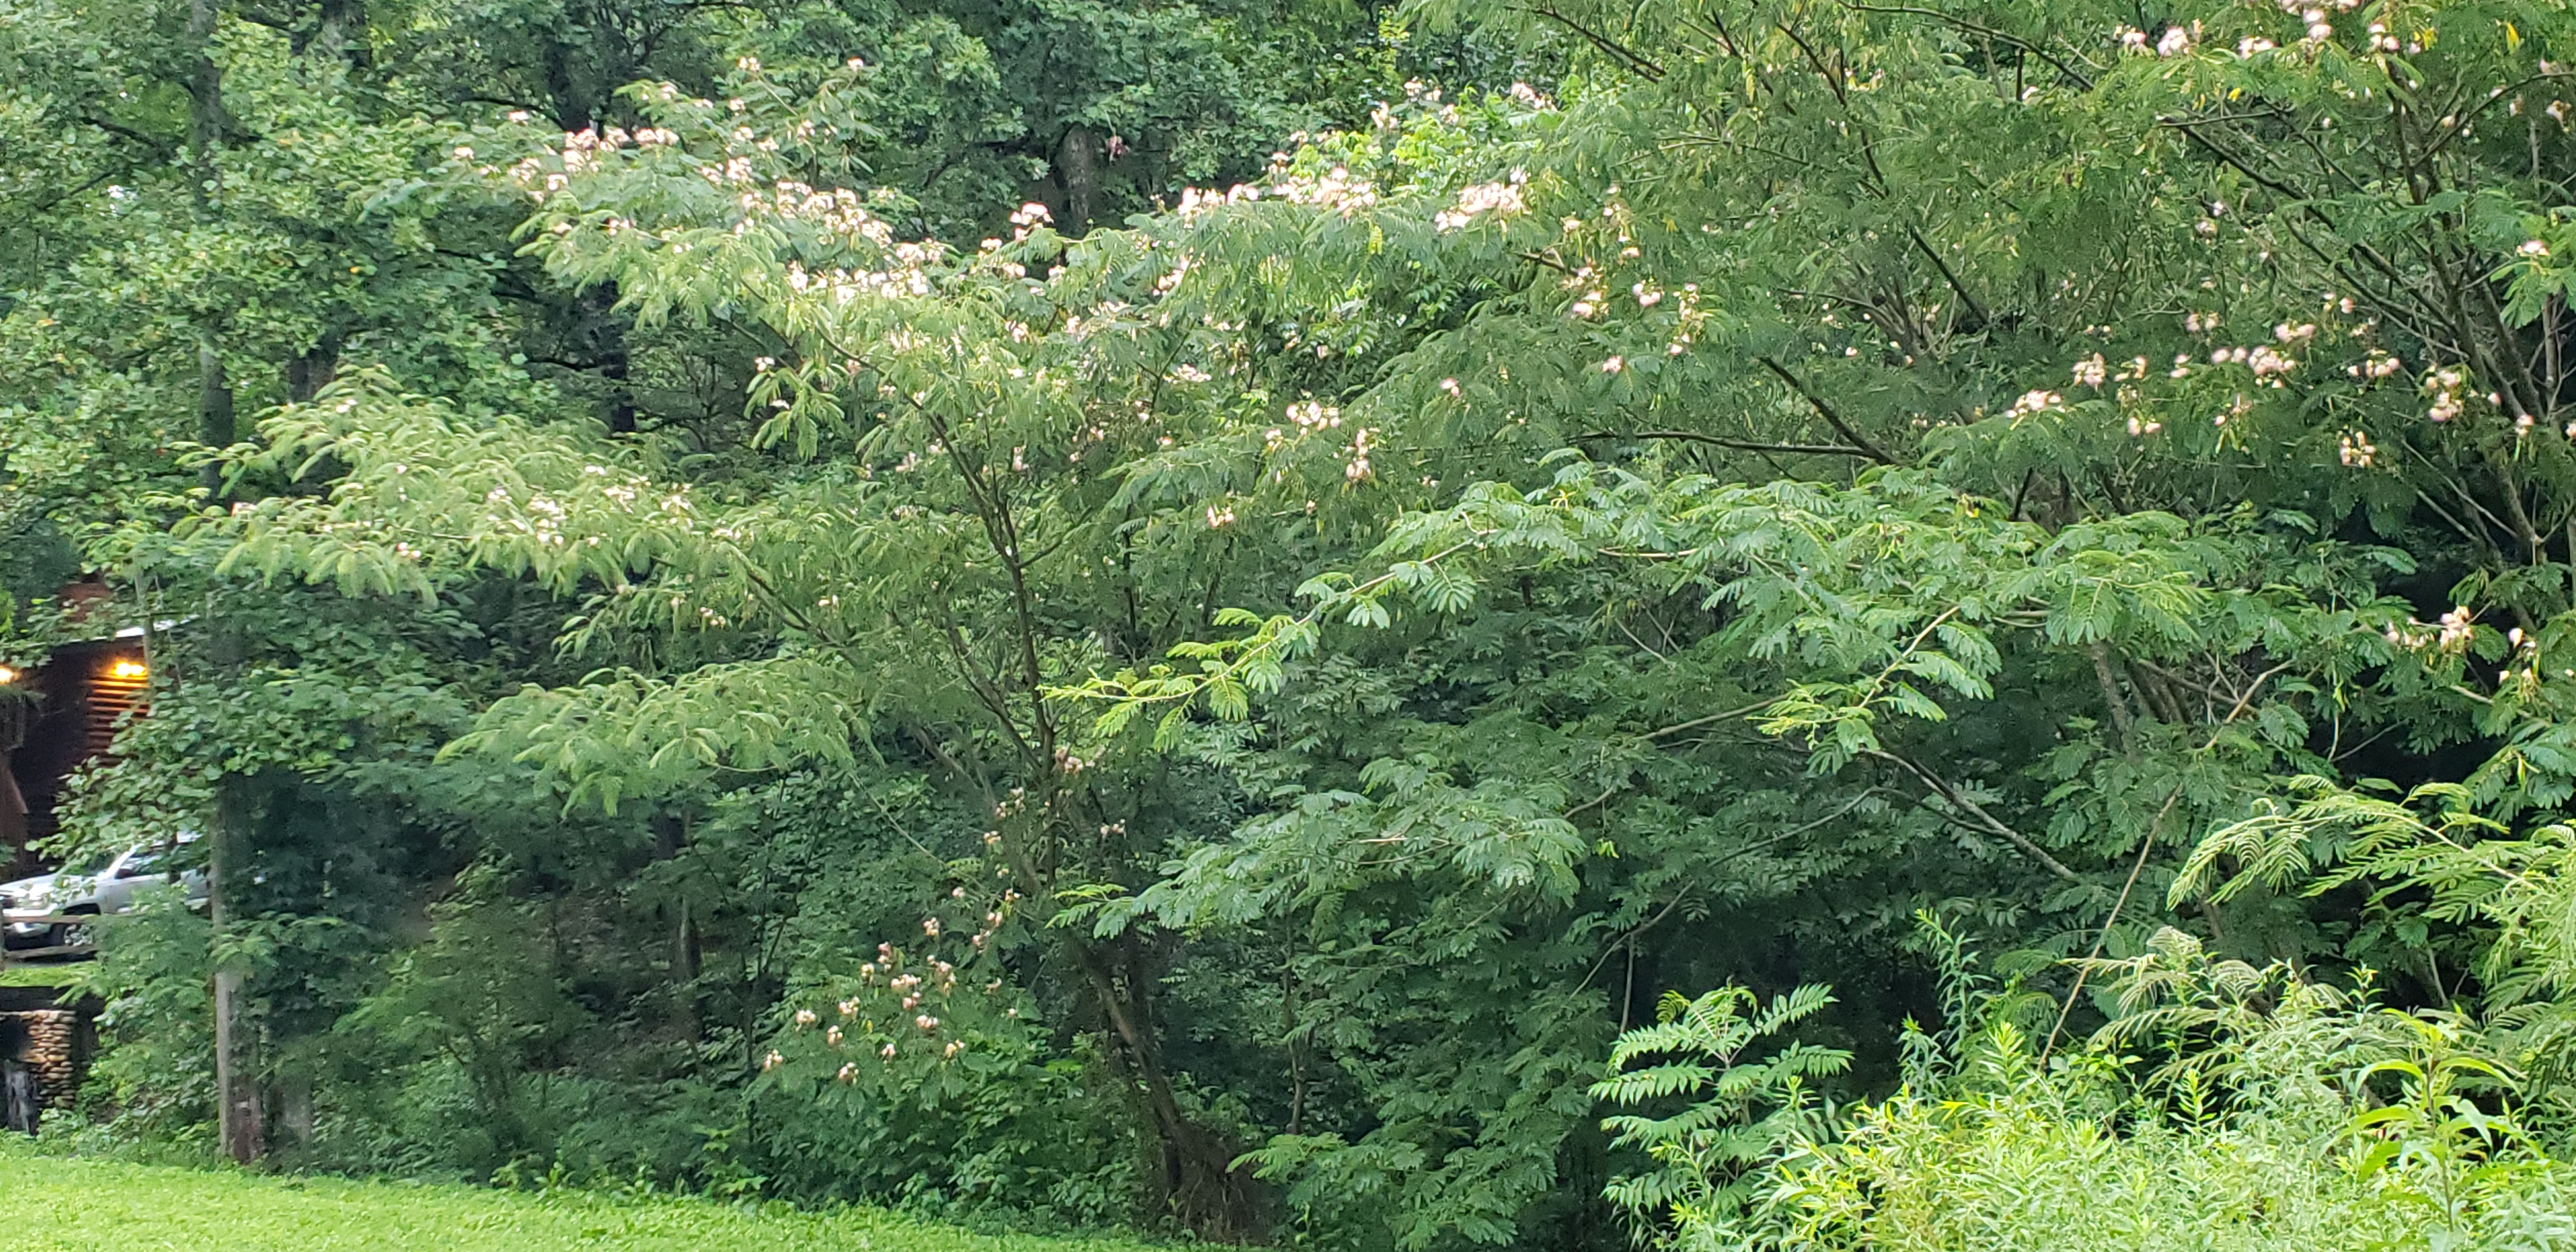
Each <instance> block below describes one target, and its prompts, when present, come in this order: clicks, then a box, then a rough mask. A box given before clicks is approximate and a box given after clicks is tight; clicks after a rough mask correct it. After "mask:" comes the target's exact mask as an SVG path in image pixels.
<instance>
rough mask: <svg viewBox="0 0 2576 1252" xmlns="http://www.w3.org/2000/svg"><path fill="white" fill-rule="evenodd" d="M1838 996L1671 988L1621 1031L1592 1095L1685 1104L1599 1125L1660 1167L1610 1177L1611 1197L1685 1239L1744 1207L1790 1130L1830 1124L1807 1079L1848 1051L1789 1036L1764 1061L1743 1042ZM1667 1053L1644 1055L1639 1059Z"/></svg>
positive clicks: (1794, 1135) (1720, 1224) (1816, 990)
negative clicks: (1651, 1018) (1761, 997)
mask: <svg viewBox="0 0 2576 1252" xmlns="http://www.w3.org/2000/svg"><path fill="white" fill-rule="evenodd" d="M1832 1002H1833V997H1832V996H1831V995H1830V994H1828V993H1827V992H1826V991H1825V989H1824V988H1822V987H1815V986H1807V987H1800V988H1798V989H1797V990H1796V991H1793V992H1790V993H1788V994H1787V995H1781V996H1774V997H1772V999H1771V1001H1770V1003H1768V1004H1763V1003H1761V1002H1759V1001H1758V1000H1756V999H1755V998H1754V995H1753V993H1752V992H1750V991H1746V990H1745V989H1743V988H1741V987H1721V988H1719V989H1717V990H1715V991H1711V992H1709V993H1707V994H1705V995H1702V996H1700V997H1699V998H1697V999H1691V998H1688V997H1685V996H1683V995H1682V994H1681V993H1680V992H1668V993H1666V995H1665V997H1664V1000H1663V1002H1662V1003H1661V1004H1660V1005H1658V1006H1656V1011H1655V1018H1656V1022H1655V1024H1654V1025H1652V1026H1646V1027H1641V1028H1639V1029H1636V1030H1632V1031H1629V1032H1627V1033H1625V1034H1623V1035H1621V1036H1619V1042H1618V1044H1617V1046H1615V1047H1613V1048H1611V1049H1610V1076H1609V1077H1608V1078H1605V1079H1603V1080H1602V1081H1600V1082H1597V1083H1594V1084H1593V1086H1592V1094H1593V1095H1594V1096H1595V1097H1597V1098H1599V1099H1603V1100H1607V1101H1609V1102H1610V1103H1612V1104H1614V1105H1617V1106H1619V1107H1621V1108H1637V1107H1640V1106H1650V1105H1659V1104H1670V1103H1671V1102H1672V1101H1673V1100H1674V1099H1675V1098H1676V1097H1681V1098H1686V1099H1688V1100H1689V1105H1688V1107H1686V1108H1684V1109H1683V1110H1682V1111H1681V1112H1678V1113H1675V1114H1672V1115H1671V1116H1668V1117H1653V1116H1648V1115H1645V1114H1640V1113H1623V1114H1620V1115H1618V1116H1616V1117H1613V1118H1610V1119H1609V1120H1608V1121H1606V1122H1604V1123H1602V1127H1603V1129H1606V1130H1609V1131H1611V1132H1612V1133H1613V1134H1614V1135H1615V1136H1616V1137H1615V1138H1614V1139H1613V1140H1612V1141H1611V1144H1612V1146H1613V1147H1634V1148H1637V1149H1639V1150H1641V1151H1643V1152H1644V1153H1645V1154H1646V1159H1648V1160H1650V1161H1652V1162H1654V1164H1655V1166H1656V1168H1655V1170H1654V1171H1653V1172H1651V1173H1644V1174H1638V1175H1635V1176H1633V1177H1627V1178H1621V1179H1618V1180H1617V1181H1614V1182H1612V1183H1611V1184H1610V1187H1609V1191H1608V1195H1609V1198H1610V1202H1611V1203H1613V1204H1616V1205H1618V1206H1619V1207H1620V1208H1621V1209H1622V1210H1624V1211H1625V1212H1626V1213H1627V1214H1628V1215H1629V1217H1630V1218H1631V1219H1632V1220H1636V1221H1639V1222H1640V1224H1641V1226H1643V1227H1644V1228H1646V1229H1652V1228H1653V1224H1654V1223H1658V1222H1660V1221H1662V1220H1664V1219H1666V1218H1667V1217H1669V1219H1670V1221H1671V1222H1672V1224H1673V1225H1674V1226H1675V1227H1677V1228H1679V1229H1680V1230H1683V1231H1688V1232H1691V1233H1690V1235H1689V1237H1690V1238H1691V1239H1693V1240H1700V1239H1702V1238H1704V1237H1705V1236H1706V1235H1707V1234H1709V1233H1713V1232H1716V1231H1721V1230H1724V1229H1726V1228H1728V1227H1730V1226H1732V1225H1733V1224H1734V1223H1735V1221H1736V1219H1737V1218H1738V1217H1739V1216H1740V1215H1741V1214H1742V1213H1743V1212H1744V1211H1745V1210H1746V1208H1747V1207H1749V1204H1748V1202H1749V1201H1751V1200H1752V1199H1753V1198H1754V1191H1755V1189H1756V1187H1757V1186H1758V1185H1759V1182H1760V1180H1761V1177H1762V1176H1761V1174H1760V1172H1759V1171H1760V1170H1761V1169H1762V1168H1763V1167H1764V1166H1767V1165H1769V1164H1771V1163H1772V1160H1773V1158H1774V1155H1775V1154H1776V1153H1777V1152H1779V1151H1780V1150H1781V1149H1782V1148H1784V1147H1785V1146H1786V1145H1788V1144H1789V1143H1790V1142H1792V1141H1793V1140H1796V1139H1799V1138H1802V1137H1812V1136H1814V1134H1815V1133H1816V1131H1817V1129H1818V1128H1819V1127H1820V1126H1822V1125H1825V1124H1827V1122H1828V1120H1829V1119H1828V1115H1826V1114H1824V1113H1823V1112H1822V1111H1821V1110H1819V1109H1817V1108H1816V1107H1815V1106H1814V1105H1813V1103H1812V1100H1813V1093H1811V1092H1810V1091H1809V1090H1808V1087H1807V1083H1808V1081H1809V1080H1810V1079H1817V1078H1824V1077H1827V1076H1829V1075H1833V1074H1837V1073H1840V1072H1842V1071H1843V1069H1844V1068H1845V1067H1847V1066H1848V1065H1849V1064H1850V1063H1851V1054H1850V1053H1847V1052H1842V1051H1838V1050H1835V1049H1832V1048H1820V1047H1816V1046H1814V1045H1812V1044H1798V1043H1793V1044H1790V1045H1789V1046H1787V1047H1785V1048H1782V1049H1781V1050H1779V1051H1777V1052H1774V1053H1772V1054H1771V1055H1769V1056H1766V1057H1762V1058H1760V1059H1758V1060H1756V1059H1752V1058H1751V1057H1750V1056H1749V1055H1748V1054H1747V1051H1746V1050H1747V1049H1748V1048H1750V1047H1752V1046H1753V1045H1754V1044H1756V1043H1759V1042H1762V1041H1763V1040H1765V1039H1767V1038H1768V1037H1770V1036H1773V1035H1776V1034H1778V1033H1780V1032H1781V1031H1783V1030H1785V1029H1787V1028H1789V1027H1791V1026H1794V1025H1796V1024H1798V1023H1799V1022H1801V1021H1804V1020H1805V1019H1807V1018H1810V1017H1813V1016H1815V1015H1816V1013H1818V1012H1819V1011H1821V1010H1822V1009H1823V1008H1824V1007H1825V1006H1826V1005H1828V1004H1831V1003H1832ZM1658 1056H1661V1057H1668V1058H1672V1059H1666V1060H1662V1061H1658V1062H1656V1063H1654V1064H1649V1065H1642V1066H1640V1065H1638V1064H1637V1062H1638V1061H1639V1060H1640V1059H1641V1058H1647V1059H1651V1058H1655V1057H1658Z"/></svg>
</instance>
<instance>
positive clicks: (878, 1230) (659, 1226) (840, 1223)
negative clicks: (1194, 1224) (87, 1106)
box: [0, 1141, 1145, 1252]
mask: <svg viewBox="0 0 2576 1252" xmlns="http://www.w3.org/2000/svg"><path fill="white" fill-rule="evenodd" d="M22 1142H23V1141H22ZM0 1231H7V1232H8V1233H7V1234H6V1235H5V1236H0V1248H6V1249H7V1252H162V1250H164V1249H177V1250H179V1252H200V1250H201V1249H202V1250H203V1252H219V1250H220V1252H361V1250H363V1252H556V1250H557V1249H584V1250H585V1252H588V1250H592V1249H618V1250H619V1252H630V1250H631V1252H737V1250H739V1252H754V1250H757V1252H858V1250H859V1249H866V1250H867V1252H1145V1249H1144V1247H1143V1245H1140V1244H1132V1243H1120V1242H1115V1241H1110V1240H1065V1239H1041V1238H1037V1237H1034V1236H1022V1235H1004V1236H988V1235H977V1234H970V1233H967V1232H965V1231H962V1230H957V1229H953V1228H950V1227H945V1226H937V1225H932V1224H930V1223H926V1222H916V1221H911V1220H908V1219H905V1218H900V1217H895V1216H892V1215H890V1214H886V1213H880V1212H874V1211H869V1210H858V1209H854V1210H846V1211H843V1212H838V1213H830V1214H811V1213H783V1212H782V1213H754V1212H747V1211H744V1210H740V1209H735V1208H729V1207H726V1206H724V1205H721V1204H715V1203H710V1202H706V1201H699V1200H653V1201H643V1202H633V1203H630V1202H624V1201H619V1200H613V1199H608V1198H605V1197H593V1196H587V1195H579V1194H573V1195H566V1194H562V1193H558V1194H555V1195H550V1196H535V1195H526V1194H520V1193H515V1192H505V1191H487V1190H479V1189H476V1188H472V1187H459V1186H406V1185H402V1184H392V1183H363V1182H344V1181H340V1180H337V1179H323V1178H264V1177H259V1176H256V1175H250V1174H237V1173H227V1172H217V1171H211V1170H191V1169H180V1168H172V1167H168V1166H156V1165H128V1164H123V1163H119V1162H113V1161H94V1160H76V1159H64V1158H58V1157H41V1156H36V1155H34V1154H32V1153H29V1152H26V1151H24V1150H22V1149H17V1148H14V1147H10V1146H0Z"/></svg>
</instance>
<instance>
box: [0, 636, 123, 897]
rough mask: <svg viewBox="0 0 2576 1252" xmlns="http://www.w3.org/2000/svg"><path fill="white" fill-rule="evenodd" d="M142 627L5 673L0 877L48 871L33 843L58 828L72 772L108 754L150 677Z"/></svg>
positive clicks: (0, 703)
mask: <svg viewBox="0 0 2576 1252" xmlns="http://www.w3.org/2000/svg"><path fill="white" fill-rule="evenodd" d="M146 664H147V663H146V661H145V659H144V652H143V640H142V638H141V633H140V632H134V633H133V634H132V635H131V636H117V637H110V638H105V639H95V640H88V641H85V642H81V643H72V644H65V645H63V646H62V647H59V648H56V649H54V651H53V653H52V654H51V655H50V656H48V657H47V658H46V659H45V663H44V664H43V665H41V666H38V667H36V668H34V669H31V670H27V671H24V672H19V671H14V670H12V671H0V673H5V677H6V681H0V881H6V880H8V879H13V878H22V877H25V876H26V875H29V874H35V873H41V872H43V866H42V865H41V864H40V863H39V861H38V859H37V857H36V855H35V854H34V853H33V852H32V851H30V850H29V847H28V845H29V844H31V843H33V842H35V841H38V840H42V839H45V838H47V837H49V836H51V835H52V834H53V833H54V832H55V830H57V829H58V828H59V825H60V823H59V821H58V819H57V816H56V813H57V810H58V809H59V807H60V805H61V803H62V796H63V788H64V785H65V784H66V783H67V782H68V781H69V780H70V778H71V775H72V773H73V771H75V770H77V769H79V768H80V767H81V766H82V765H83V764H85V763H87V762H88V761H90V760H92V759H94V758H97V757H99V756H103V755H105V754H106V752H107V750H108V747H109V745H110V744H112V743H113V742H114V741H115V738H116V731H117V728H118V727H119V726H121V725H123V724H124V721H125V719H126V718H127V717H129V716H131V715H133V714H135V713H137V712H139V711H141V709H142V707H143V700H144V692H145V688H146V685H147V684H148V682H149V680H150V671H149V670H148V669H147V668H146Z"/></svg>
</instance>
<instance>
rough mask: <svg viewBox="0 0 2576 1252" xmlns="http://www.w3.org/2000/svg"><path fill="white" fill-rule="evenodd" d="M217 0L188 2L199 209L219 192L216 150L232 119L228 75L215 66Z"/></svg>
mask: <svg viewBox="0 0 2576 1252" xmlns="http://www.w3.org/2000/svg"><path fill="white" fill-rule="evenodd" d="M215 17H216V14H215V0H188V146H189V147H190V148H193V149H195V150H196V151H195V156H196V159H197V169H196V175H197V178H196V187H195V188H194V194H195V196H196V200H197V206H198V207H199V208H204V207H205V206H206V204H207V202H208V201H209V200H210V199H211V198H212V197H213V195H214V190H215V149H216V148H218V147H221V146H222V145H223V142H224V132H225V131H226V130H228V129H230V126H231V121H232V119H231V118H230V117H229V116H228V115H227V114H226V113H225V112H224V71H223V69H222V67H220V66H217V65H216V64H215V57H214V52H213V51H212V49H213V46H214V41H215Z"/></svg>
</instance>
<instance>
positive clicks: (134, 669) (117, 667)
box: [107, 661, 152, 681]
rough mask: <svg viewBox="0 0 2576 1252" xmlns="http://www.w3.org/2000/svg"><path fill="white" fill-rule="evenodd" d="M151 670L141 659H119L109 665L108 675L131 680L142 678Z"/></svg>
mask: <svg viewBox="0 0 2576 1252" xmlns="http://www.w3.org/2000/svg"><path fill="white" fill-rule="evenodd" d="M151 672H152V671H151V670H149V669H146V668H144V666H143V662H141V661H119V662H117V663H116V664H114V665H111V666H108V667H107V676H108V677H110V678H123V679H127V680H129V681H130V680H133V679H138V678H141V677H143V676H144V675H146V674H149V673H151Z"/></svg>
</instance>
